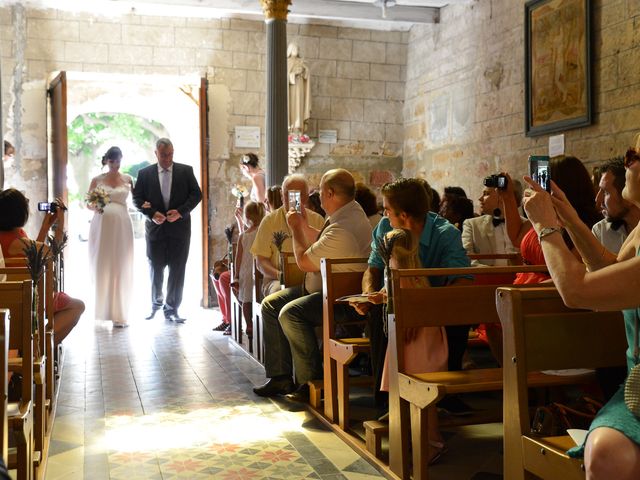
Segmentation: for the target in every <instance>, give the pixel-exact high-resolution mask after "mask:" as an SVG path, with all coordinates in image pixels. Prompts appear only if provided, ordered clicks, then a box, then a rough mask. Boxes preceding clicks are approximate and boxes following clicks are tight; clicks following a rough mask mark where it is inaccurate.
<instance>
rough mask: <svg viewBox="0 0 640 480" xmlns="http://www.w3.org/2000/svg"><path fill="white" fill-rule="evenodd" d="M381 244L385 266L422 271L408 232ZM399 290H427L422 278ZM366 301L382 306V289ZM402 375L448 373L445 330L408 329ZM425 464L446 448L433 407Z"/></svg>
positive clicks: (385, 377)
mask: <svg viewBox="0 0 640 480" xmlns="http://www.w3.org/2000/svg"><path fill="white" fill-rule="evenodd" d="M385 243H386V245H387V247H388V249H389V250H391V257H390V258H389V266H390V267H391V268H394V269H409V268H422V265H421V263H420V258H419V256H418V245H419V238H417V237H416V236H414V235H413V234H412V233H411V231H410V230H405V229H400V228H397V229H394V230H392V231H390V232H389V233H387V234H386V236H385ZM400 286H401V287H403V286H405V287H409V286H411V287H424V288H429V287H430V284H429V281H428V280H427V279H426V278H425V277H415V278H403V279H402V280H401V284H400ZM369 301H370V302H371V303H374V304H379V303H386V302H387V292H386V290H385V288H383V289H382V290H380V291H379V292H376V293H371V294H369ZM404 341H405V346H404V372H406V373H427V372H446V371H447V370H448V361H449V347H448V345H447V331H446V330H445V328H444V327H422V328H412V329H407V330H406V331H405V338H404ZM388 364H389V348H388V347H387V354H386V356H385V360H384V368H383V371H382V383H381V386H380V390H382V391H388V390H389V371H388ZM428 415H429V450H430V451H429V464H433V463H435V462H436V461H437V460H438V459H439V458H440V457H441V456H442V455H443V454H444V453H445V451H446V446H445V444H444V440H443V438H442V435H441V434H440V431H439V429H438V415H437V410H436V408H435V407H434V408H431V409H429V413H428Z"/></svg>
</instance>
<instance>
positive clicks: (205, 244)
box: [198, 78, 211, 308]
mask: <svg viewBox="0 0 640 480" xmlns="http://www.w3.org/2000/svg"><path fill="white" fill-rule="evenodd" d="M208 86H209V82H208V81H207V79H206V78H201V79H200V98H199V100H200V101H199V103H198V107H199V110H200V188H201V190H202V207H201V209H200V211H201V215H202V231H201V241H202V306H203V307H205V308H209V307H210V306H211V305H210V302H209V229H210V225H209V104H208V99H207V88H208Z"/></svg>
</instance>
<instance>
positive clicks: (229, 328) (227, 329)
mask: <svg viewBox="0 0 640 480" xmlns="http://www.w3.org/2000/svg"><path fill="white" fill-rule="evenodd" d="M222 334H223V335H231V324H229V325H227V328H225V330H224V332H222Z"/></svg>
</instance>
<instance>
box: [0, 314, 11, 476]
mask: <svg viewBox="0 0 640 480" xmlns="http://www.w3.org/2000/svg"><path fill="white" fill-rule="evenodd" d="M10 317H11V313H10V312H9V310H7V309H5V308H2V309H0V455H1V456H2V460H3V461H4V464H5V465H8V463H9V435H8V432H9V425H8V422H7V409H8V406H9V403H8V389H7V382H8V379H9V370H8V364H9V358H8V354H9V331H10V330H9V319H10Z"/></svg>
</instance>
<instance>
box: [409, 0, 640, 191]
mask: <svg viewBox="0 0 640 480" xmlns="http://www.w3.org/2000/svg"><path fill="white" fill-rule="evenodd" d="M524 4H525V2H524V0H517V1H514V0H493V1H491V2H485V1H474V2H469V3H468V4H466V5H459V6H447V7H445V8H443V9H442V11H441V21H440V23H439V24H437V25H426V26H415V27H413V28H412V29H411V31H410V36H409V44H408V57H407V74H406V76H407V80H406V90H405V104H404V111H403V116H404V131H405V136H404V148H403V157H404V165H403V169H404V173H405V174H406V175H420V176H423V177H425V178H426V179H427V180H428V181H429V182H431V183H432V184H433V185H434V186H435V187H437V188H438V189H439V190H440V191H442V189H443V188H444V187H445V186H449V185H460V186H462V187H464V188H465V189H466V190H467V193H468V194H470V196H471V197H472V198H474V199H476V198H477V197H478V196H479V194H480V191H481V189H482V182H481V179H482V177H484V176H485V175H488V174H491V173H495V172H498V171H500V170H506V171H509V172H512V173H513V174H515V175H516V176H518V177H521V176H522V175H523V174H524V173H526V165H527V157H528V155H530V154H545V153H547V150H548V138H549V136H548V135H543V136H540V137H535V138H528V137H526V136H525V135H524V85H525V84H524V63H523V60H524ZM592 4H593V17H592V69H593V77H592V95H593V108H594V110H593V119H594V121H593V124H592V125H591V126H589V127H585V128H579V129H573V130H567V131H566V132H563V133H565V151H566V152H567V154H572V155H575V156H577V157H578V158H580V159H582V160H583V161H584V162H585V163H587V164H588V168H589V169H590V167H591V166H592V165H595V164H597V163H599V162H601V161H602V160H606V159H607V158H610V157H613V156H616V155H623V154H624V152H625V151H626V148H627V147H628V146H629V145H631V144H633V142H634V136H635V134H637V133H638V132H640V108H638V107H639V105H638V104H639V103H640V73H639V72H640V70H638V68H637V61H638V58H640V36H639V35H638V33H637V32H638V29H637V23H638V22H639V21H640V2H639V1H637V0H600V1H594V2H592ZM476 203H477V202H476Z"/></svg>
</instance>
